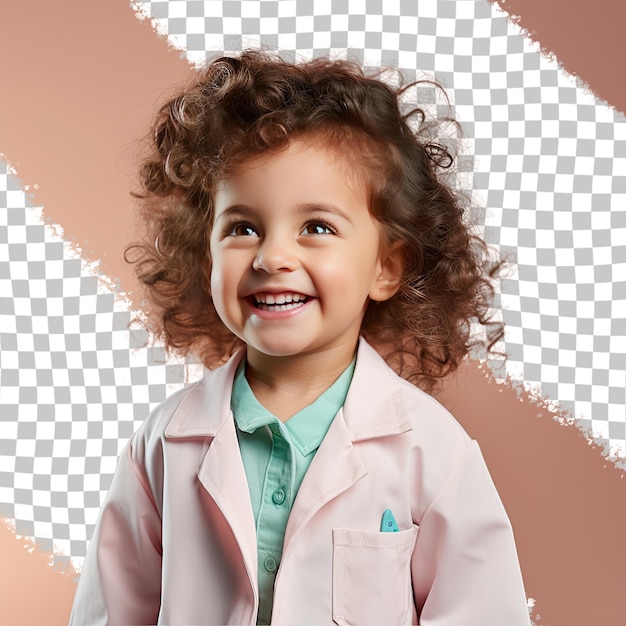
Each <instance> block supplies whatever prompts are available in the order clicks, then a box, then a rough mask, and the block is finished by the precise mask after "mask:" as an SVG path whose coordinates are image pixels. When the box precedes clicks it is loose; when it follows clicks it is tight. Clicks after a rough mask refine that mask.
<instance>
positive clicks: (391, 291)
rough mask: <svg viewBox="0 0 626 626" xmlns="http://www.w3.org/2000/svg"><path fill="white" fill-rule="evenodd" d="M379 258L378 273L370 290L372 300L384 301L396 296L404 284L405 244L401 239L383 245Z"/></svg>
mask: <svg viewBox="0 0 626 626" xmlns="http://www.w3.org/2000/svg"><path fill="white" fill-rule="evenodd" d="M382 248H383V249H382V250H381V252H380V255H379V258H378V275H377V276H376V278H375V279H374V282H373V283H372V288H371V289H370V292H369V297H370V299H371V300H376V301H377V302H384V301H385V300H389V298H391V297H392V296H394V295H395V294H396V293H397V292H398V289H400V285H401V284H402V275H403V274H404V246H403V244H402V242H401V241H395V242H394V243H392V244H391V245H384V246H382Z"/></svg>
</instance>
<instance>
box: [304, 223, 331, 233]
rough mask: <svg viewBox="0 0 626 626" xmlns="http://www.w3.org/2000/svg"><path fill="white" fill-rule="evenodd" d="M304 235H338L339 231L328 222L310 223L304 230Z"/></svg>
mask: <svg viewBox="0 0 626 626" xmlns="http://www.w3.org/2000/svg"><path fill="white" fill-rule="evenodd" d="M302 234H303V235H336V234H337V231H336V230H335V229H334V228H333V227H332V226H331V225H330V224H328V223H327V222H321V221H316V222H309V223H308V224H306V225H305V227H304V228H303V229H302Z"/></svg>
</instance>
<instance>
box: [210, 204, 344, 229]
mask: <svg viewBox="0 0 626 626" xmlns="http://www.w3.org/2000/svg"><path fill="white" fill-rule="evenodd" d="M297 212H298V213H300V214H311V213H331V214H333V215H337V216H338V217H340V218H342V219H344V220H346V221H347V222H349V223H350V224H352V220H351V219H350V216H349V215H348V213H346V212H345V211H343V210H342V209H340V208H339V207H338V206H336V205H334V204H329V203H326V202H323V203H320V202H309V203H306V204H301V205H299V206H298V208H297ZM255 213H256V211H255V209H254V208H253V207H251V206H247V205H245V204H233V205H232V206H229V207H226V208H225V209H224V210H223V211H222V212H221V213H220V214H219V215H218V216H217V218H216V219H218V220H219V219H222V218H227V217H231V216H233V215H240V216H243V217H248V216H254V214H255Z"/></svg>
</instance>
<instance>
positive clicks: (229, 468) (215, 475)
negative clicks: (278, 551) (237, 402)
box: [198, 414, 258, 598]
mask: <svg viewBox="0 0 626 626" xmlns="http://www.w3.org/2000/svg"><path fill="white" fill-rule="evenodd" d="M198 479H199V480H200V483H201V484H202V486H203V487H204V488H205V489H206V491H207V493H208V494H209V495H210V496H211V498H213V500H214V501H215V503H216V504H217V506H218V507H219V508H220V510H221V512H222V514H223V515H224V518H225V519H226V521H227V523H228V525H229V526H230V528H231V530H232V532H233V534H234V536H235V539H236V540H237V543H238V544H239V548H240V550H241V554H242V556H243V560H244V563H245V566H246V570H247V572H248V577H249V578H250V584H251V585H252V588H253V589H254V594H255V598H256V597H258V591H257V545H256V529H255V526H254V514H253V512H252V504H251V502H250V497H249V495H248V494H249V489H248V481H247V479H246V474H245V469H244V466H243V462H242V460H241V454H240V452H239V443H238V441H237V433H236V431H235V425H234V420H233V418H232V414H231V416H230V417H229V419H227V420H226V421H225V422H224V423H223V424H222V427H221V428H220V430H219V431H218V432H217V433H216V435H215V437H214V438H213V441H212V442H211V444H210V446H209V449H208V450H207V453H206V454H205V456H204V459H203V460H202V463H201V465H200V468H199V470H198Z"/></svg>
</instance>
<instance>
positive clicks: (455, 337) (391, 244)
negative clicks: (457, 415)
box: [70, 51, 529, 626]
mask: <svg viewBox="0 0 626 626" xmlns="http://www.w3.org/2000/svg"><path fill="white" fill-rule="evenodd" d="M412 86H414V85H409V86H408V87H412ZM408 87H404V88H402V87H392V86H391V85H389V84H387V83H386V82H384V81H383V80H381V79H380V78H376V77H368V76H366V75H365V74H364V72H363V70H362V69H361V68H360V67H359V66H358V65H355V64H352V63H349V62H346V61H331V60H328V59H317V60H313V61H308V62H304V63H289V62H287V61H284V60H281V59H280V58H279V57H278V56H276V55H273V54H270V53H267V52H260V51H246V52H244V53H242V54H241V55H239V56H236V57H222V58H218V59H216V60H214V61H213V62H211V63H210V64H209V65H208V67H207V68H206V69H205V70H203V71H202V72H201V73H199V74H198V76H197V78H196V79H195V80H194V82H193V84H190V85H189V86H188V87H187V88H185V89H184V90H183V92H182V93H180V94H179V95H178V96H177V97H175V98H173V99H171V101H170V102H168V103H167V104H165V105H164V106H163V108H162V109H161V111H160V114H159V116H158V119H157V121H156V125H155V129H154V139H153V143H152V148H151V153H150V154H149V156H148V157H147V159H146V160H145V162H144V165H143V167H142V169H141V178H142V186H143V191H142V193H141V197H142V215H143V222H144V225H145V238H144V239H143V240H142V242H141V243H138V244H135V245H133V246H131V247H130V248H129V249H128V250H127V258H129V260H130V261H132V262H134V263H136V270H137V275H138V277H139V279H140V280H141V281H142V283H143V285H144V286H145V289H146V295H147V302H148V319H149V325H150V328H151V330H152V331H154V333H155V334H156V336H158V337H160V338H162V339H163V340H164V342H165V345H166V346H167V347H168V348H169V349H173V350H176V351H178V352H179V353H181V354H186V353H189V352H193V353H194V354H196V355H198V356H199V357H200V358H201V359H202V361H203V363H204V364H205V365H206V369H205V374H204V376H203V378H202V379H201V380H200V381H198V382H196V383H194V384H191V385H189V386H187V387H186V388H185V389H183V390H181V391H179V392H177V393H175V394H173V395H172V396H171V397H170V398H168V399H167V400H166V401H165V402H164V403H163V404H162V405H161V406H159V407H158V408H157V409H156V410H155V411H153V413H152V414H151V415H150V416H149V417H148V418H147V419H146V421H145V422H144V423H143V424H142V426H141V427H140V428H139V430H138V431H137V432H136V433H135V435H134V436H133V437H132V439H131V440H130V442H129V444H128V446H127V447H126V449H125V451H124V452H123V453H122V455H121V457H120V459H119V463H118V468H117V471H116V474H115V477H114V479H113V483H112V485H111V488H110V491H109V493H108V496H107V499H106V501H105V503H104V506H103V508H102V511H101V513H100V518H99V521H98V524H97V527H96V529H95V532H94V535H93V538H92V541H91V544H90V548H89V552H88V554H87V557H86V560H85V563H84V568H83V571H82V575H81V577H80V582H79V585H78V589H77V592H76V598H75V601H74V607H73V611H72V617H71V619H70V621H71V623H72V624H75V625H80V626H85V625H88V624H112V625H117V624H169V625H171V626H174V625H183V624H250V625H252V624H270V623H271V624H285V625H295V624H378V625H385V626H391V625H393V624H422V625H423V626H435V625H437V626H443V625H450V626H452V625H454V626H459V625H461V624H469V625H472V626H480V625H488V624H489V625H494V624H501V625H506V626H517V625H527V624H529V617H528V611H527V606H526V597H525V594H524V588H523V584H522V578H521V574H520V568H519V564H518V559H517V555H516V550H515V544H514V540H513V535H512V531H511V527H510V523H509V520H508V518H507V516H506V513H505V511H504V509H503V507H502V503H501V501H500V499H499V497H498V494H497V492H496V489H495V487H494V485H493V482H492V480H491V478H490V476H489V473H488V471H487V468H486V466H485V463H484V461H483V458H482V456H481V453H480V450H479V447H478V445H477V443H476V442H475V441H473V440H472V439H470V437H469V436H468V435H467V434H466V433H465V432H464V431H463V429H462V428H461V426H460V425H459V424H458V423H457V422H456V421H455V420H454V418H453V417H452V416H450V414H449V413H447V412H446V410H445V409H444V408H442V407H441V406H440V405H439V404H438V403H437V402H436V401H435V400H434V399H433V398H432V397H431V396H429V395H427V393H425V391H423V389H425V390H427V391H429V390H432V388H433V386H434V385H435V383H436V382H437V380H438V379H439V378H441V377H442V376H444V375H445V374H447V373H448V372H451V371H453V370H454V369H455V368H456V367H457V365H458V363H459V362H460V360H461V359H462V358H463V357H464V356H465V355H466V354H467V352H468V350H469V348H470V345H471V339H470V332H469V331H470V327H469V324H470V321H472V320H478V322H479V323H480V324H482V325H483V326H484V328H485V330H486V335H485V336H486V338H487V339H486V341H487V344H488V347H489V348H491V347H492V346H493V345H494V344H495V342H497V341H498V340H499V339H500V338H501V337H502V326H501V324H499V323H497V322H493V321H492V320H491V318H490V315H489V304H490V299H491V297H492V295H493V292H492V288H491V278H492V277H493V275H494V273H495V271H496V270H497V269H498V268H497V264H496V266H494V265H493V264H492V263H490V261H489V260H488V254H487V250H486V246H485V244H484V242H482V241H481V240H480V239H479V238H477V237H476V236H475V235H473V234H472V233H471V232H470V230H469V227H468V225H467V224H466V223H465V221H464V215H463V207H462V202H461V201H460V199H459V197H458V196H457V195H456V194H455V193H454V192H453V190H452V189H451V188H450V187H449V186H448V185H447V184H446V183H445V180H446V179H445V176H442V171H443V170H445V168H446V167H448V166H450V164H451V162H452V158H451V156H450V155H449V153H448V151H447V150H446V149H445V148H444V147H442V146H441V145H440V144H439V143H437V142H436V130H437V126H436V124H437V123H436V122H429V121H427V120H426V119H425V116H424V114H423V112H422V111H421V110H420V109H413V110H412V111H408V112H407V111H406V110H405V107H404V105H402V104H401V101H402V96H403V93H404V92H405V90H406V89H407V88H408ZM394 370H395V371H394ZM398 374H400V375H401V376H402V377H400V376H398ZM409 381H410V382H409ZM412 383H415V384H412ZM416 385H418V386H419V387H421V388H422V389H419V388H418V386H416Z"/></svg>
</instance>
